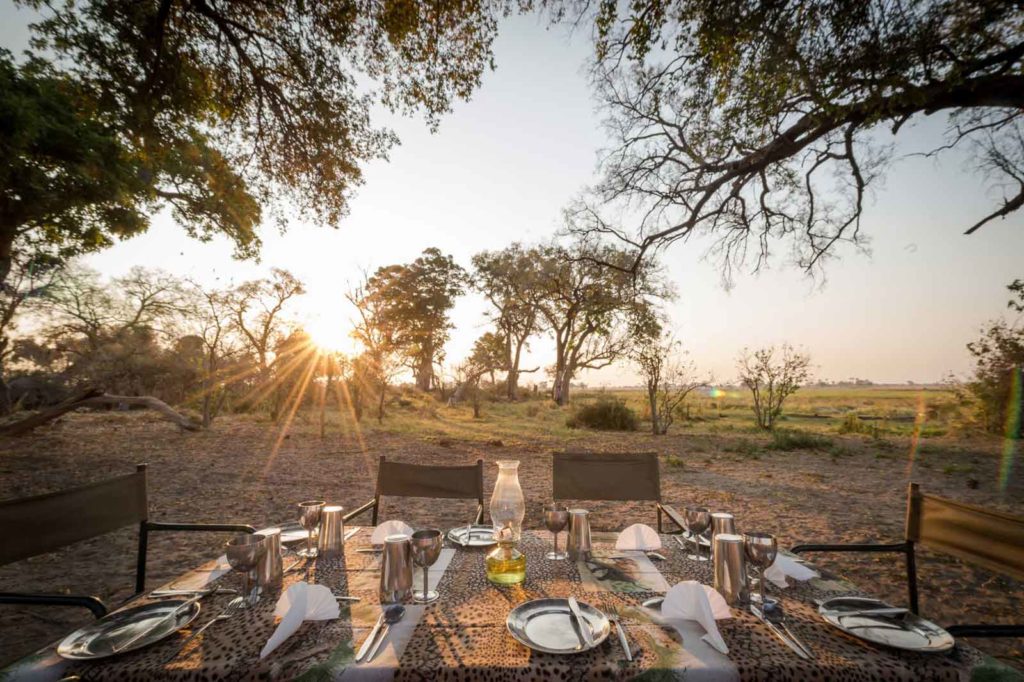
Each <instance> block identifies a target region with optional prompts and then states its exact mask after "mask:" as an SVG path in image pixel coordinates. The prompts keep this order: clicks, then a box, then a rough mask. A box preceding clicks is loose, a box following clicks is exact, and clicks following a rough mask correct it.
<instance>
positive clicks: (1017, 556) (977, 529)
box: [792, 483, 1024, 637]
mask: <svg viewBox="0 0 1024 682" xmlns="http://www.w3.org/2000/svg"><path fill="white" fill-rule="evenodd" d="M904 535H905V536H906V539H905V540H904V541H903V542H896V543H892V544H877V545H876V544H842V545H797V546H796V547H794V548H793V550H792V551H793V552H795V553H798V554H799V553H802V552H879V553H896V554H902V555H903V556H904V557H905V559H906V568H907V592H908V594H909V597H910V610H911V611H913V612H914V613H917V612H918V599H917V558H916V556H915V547H916V546H917V545H919V544H920V545H923V546H925V547H927V548H928V549H931V550H933V551H936V552H939V553H941V554H948V555H950V556H954V557H956V558H958V559H963V560H964V561H968V562H970V563H974V564H977V565H979V566H982V567H983V568H986V569H988V570H990V571H993V572H996V573H1001V574H1003V575H1007V576H1009V577H1011V578H1014V579H1016V580H1024V517H1020V516H1012V515H1010V514H1002V513H1000V512H995V511H991V510H988V509H984V508H982V507H976V506H974V505H969V504H962V503H960V502H955V501H953V500H947V499H946V498H943V497H937V496H935V495H926V494H924V493H922V492H921V489H920V488H919V487H918V485H917V484H916V483H911V484H910V485H909V486H908V487H907V517H906V530H905V533H904ZM946 629H947V630H949V632H950V633H951V634H953V635H956V636H961V637H1024V625H953V626H951V627H948V628H946Z"/></svg>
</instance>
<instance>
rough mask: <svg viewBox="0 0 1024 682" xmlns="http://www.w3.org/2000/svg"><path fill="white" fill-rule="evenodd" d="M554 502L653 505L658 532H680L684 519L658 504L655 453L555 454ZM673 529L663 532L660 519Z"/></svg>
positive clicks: (553, 461)
mask: <svg viewBox="0 0 1024 682" xmlns="http://www.w3.org/2000/svg"><path fill="white" fill-rule="evenodd" d="M551 481H552V494H553V496H554V499H556V500H594V501H621V502H648V501H649V502H653V503H654V507H655V510H656V511H657V514H658V532H659V533H681V532H683V530H684V527H683V519H682V517H681V516H680V514H679V512H677V511H676V510H675V509H673V508H672V507H670V506H668V505H667V504H662V502H661V471H660V469H659V465H658V453H656V452H637V453H628V452H627V453H621V452H556V453H555V456H554V458H553V459H552V462H551ZM663 516H667V517H668V518H669V520H670V521H671V522H672V524H673V525H674V526H675V527H674V528H670V529H669V530H667V531H666V530H665V529H664V528H663V520H662V517H663Z"/></svg>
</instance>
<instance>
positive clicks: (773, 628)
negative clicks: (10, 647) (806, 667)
mask: <svg viewBox="0 0 1024 682" xmlns="http://www.w3.org/2000/svg"><path fill="white" fill-rule="evenodd" d="M752 611H753V614H754V615H755V616H756V617H757V619H758V620H760V621H761V622H762V623H764V624H765V625H767V626H768V629H769V630H771V631H772V632H773V633H774V634H775V636H776V637H778V638H779V639H781V640H782V643H783V644H785V645H786V646H788V647H789V648H790V649H792V650H793V651H794V652H795V653H796V655H797V656H799V657H800V658H802V659H804V660H806V661H809V660H811V657H810V655H808V653H807V652H806V651H804V650H803V648H801V646H800V645H799V644H797V643H796V642H794V641H793V640H792V639H790V637H789V635H787V634H786V633H784V632H783V631H782V630H781V629H780V628H779V627H778V626H777V625H775V623H772V622H770V621H768V620H766V619H765V617H764V616H763V615H761V612H760V611H757V610H753V609H752Z"/></svg>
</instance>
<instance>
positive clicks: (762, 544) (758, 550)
mask: <svg viewBox="0 0 1024 682" xmlns="http://www.w3.org/2000/svg"><path fill="white" fill-rule="evenodd" d="M743 553H744V554H746V555H747V561H749V562H750V564H751V565H752V566H754V567H755V568H757V569H758V571H757V572H758V576H757V583H758V590H759V592H760V595H759V597H757V598H758V599H759V600H760V602H761V608H762V609H763V608H764V607H765V605H766V604H767V603H768V600H767V598H766V597H765V594H764V582H765V580H764V571H765V569H766V568H768V567H769V566H771V565H772V564H773V563H775V555H776V554H777V553H778V544H777V543H776V541H775V536H774V535H771V534H770V533H744V534H743Z"/></svg>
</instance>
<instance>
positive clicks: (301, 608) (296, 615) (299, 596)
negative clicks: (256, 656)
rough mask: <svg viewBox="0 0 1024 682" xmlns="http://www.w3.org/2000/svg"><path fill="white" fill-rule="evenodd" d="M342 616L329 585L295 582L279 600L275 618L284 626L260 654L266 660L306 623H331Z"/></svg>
mask: <svg viewBox="0 0 1024 682" xmlns="http://www.w3.org/2000/svg"><path fill="white" fill-rule="evenodd" d="M339 613H340V609H339V608H338V600H337V599H335V598H334V594H332V593H331V590H330V588H328V587H327V586H326V585H310V584H309V583H295V584H294V585H292V586H291V587H289V588H288V589H287V590H285V591H284V594H282V595H281V598H280V599H278V600H277V606H276V607H275V608H274V616H275V617H279V618H280V619H281V623H280V624H279V625H278V626H277V629H276V630H274V634H272V635H271V636H270V639H269V640H267V644H266V646H264V647H263V651H261V652H260V658H266V657H267V656H268V655H269V654H270V652H272V651H273V650H274V649H276V648H277V647H279V646H281V643H282V642H284V641H285V640H286V639H288V638H289V637H291V636H292V635H294V634H295V631H296V630H298V629H299V627H300V626H301V625H302V622H303V621H306V620H331V619H333V618H337V617H338V614H339Z"/></svg>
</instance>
